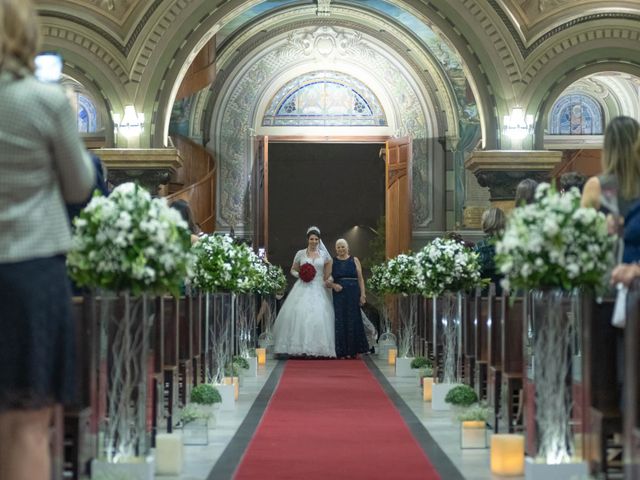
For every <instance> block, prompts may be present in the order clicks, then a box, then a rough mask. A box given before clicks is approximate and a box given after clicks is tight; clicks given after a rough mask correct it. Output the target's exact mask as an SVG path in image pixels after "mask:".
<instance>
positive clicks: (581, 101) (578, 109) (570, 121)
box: [549, 93, 604, 135]
mask: <svg viewBox="0 0 640 480" xmlns="http://www.w3.org/2000/svg"><path fill="white" fill-rule="evenodd" d="M603 120H604V114H603V111H602V107H601V106H600V104H599V103H598V102H597V101H596V100H595V99H594V98H593V97H590V96H589V95H585V94H582V93H575V94H569V95H563V96H562V97H560V98H559V99H558V100H557V101H556V103H555V104H554V105H553V108H552V109H551V115H550V117H549V133H550V134H551V135H602V133H603V129H602V125H603V123H604V121H603Z"/></svg>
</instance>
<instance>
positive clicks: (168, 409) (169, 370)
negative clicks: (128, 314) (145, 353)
mask: <svg viewBox="0 0 640 480" xmlns="http://www.w3.org/2000/svg"><path fill="white" fill-rule="evenodd" d="M156 304H157V307H156V308H157V310H156V312H157V313H156V319H157V322H156V326H157V328H156V338H159V340H158V341H157V348H159V352H156V353H157V355H156V360H155V365H156V371H155V373H156V375H160V378H159V379H160V380H161V381H162V389H161V390H158V393H160V391H161V392H162V397H161V398H158V399H157V400H158V405H157V408H158V410H157V411H156V413H159V414H160V415H161V416H160V417H159V418H158V420H160V421H161V422H162V423H163V424H164V422H165V421H166V424H164V425H162V427H161V428H158V429H157V430H156V431H157V432H160V431H168V432H171V429H172V425H173V422H174V418H175V415H176V410H177V407H178V383H179V381H178V369H179V359H178V346H179V341H180V335H179V316H180V303H179V300H178V299H177V298H175V297H172V296H162V297H158V298H157V299H156ZM158 357H159V360H158ZM158 365H159V371H158Z"/></svg>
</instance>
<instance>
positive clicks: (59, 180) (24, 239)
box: [0, 0, 95, 480]
mask: <svg viewBox="0 0 640 480" xmlns="http://www.w3.org/2000/svg"><path fill="white" fill-rule="evenodd" d="M38 37H39V22H38V20H37V16H36V11H35V8H34V6H33V4H32V2H31V1H30V0H0V105H2V108H0V179H2V180H1V181H0V205H2V208H0V309H1V310H0V479H3V480H4V479H11V480H40V479H43V480H44V479H49V478H52V477H51V459H50V454H49V446H50V430H49V429H50V425H51V422H52V418H53V411H54V407H55V406H57V405H61V404H70V403H72V402H73V401H74V397H75V393H76V386H75V385H74V379H75V372H74V365H75V352H74V346H75V332H74V321H73V318H72V310H71V308H72V307H71V291H70V288H69V281H68V278H67V270H66V265H65V253H66V252H67V250H68V249H69V248H70V246H71V235H70V226H69V220H68V217H67V211H66V207H65V203H69V204H71V203H80V202H83V201H85V200H86V198H87V197H88V196H89V195H90V193H91V189H92V188H93V185H94V182H95V174H94V170H93V166H92V164H91V160H90V158H89V155H88V154H87V152H86V150H85V148H84V145H83V143H82V140H81V139H80V136H79V135H78V130H77V123H76V118H75V116H74V113H73V111H72V109H71V105H70V104H69V101H68V99H67V97H66V95H65V93H64V90H63V89H62V87H61V86H60V85H57V84H47V83H44V82H41V81H39V80H37V79H36V78H35V77H34V74H33V73H34V57H35V54H36V52H37V51H38V50H39V48H40V47H39V38H38Z"/></svg>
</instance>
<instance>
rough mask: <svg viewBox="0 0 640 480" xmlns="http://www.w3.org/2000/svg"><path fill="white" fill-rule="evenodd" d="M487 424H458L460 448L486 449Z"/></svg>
mask: <svg viewBox="0 0 640 480" xmlns="http://www.w3.org/2000/svg"><path fill="white" fill-rule="evenodd" d="M487 447H488V444H487V424H486V422H484V421H481V420H467V421H463V422H460V448H463V449H464V448H487Z"/></svg>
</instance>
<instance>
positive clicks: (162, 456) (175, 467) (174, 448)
mask: <svg viewBox="0 0 640 480" xmlns="http://www.w3.org/2000/svg"><path fill="white" fill-rule="evenodd" d="M182 459H183V448H182V436H181V435H179V434H177V433H159V434H157V435H156V474H157V475H180V473H181V472H182Z"/></svg>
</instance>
